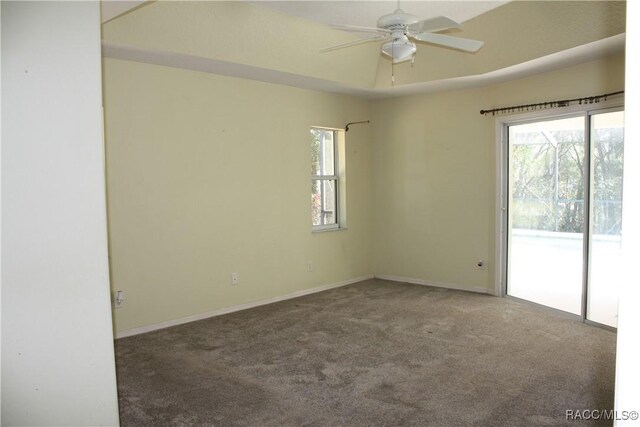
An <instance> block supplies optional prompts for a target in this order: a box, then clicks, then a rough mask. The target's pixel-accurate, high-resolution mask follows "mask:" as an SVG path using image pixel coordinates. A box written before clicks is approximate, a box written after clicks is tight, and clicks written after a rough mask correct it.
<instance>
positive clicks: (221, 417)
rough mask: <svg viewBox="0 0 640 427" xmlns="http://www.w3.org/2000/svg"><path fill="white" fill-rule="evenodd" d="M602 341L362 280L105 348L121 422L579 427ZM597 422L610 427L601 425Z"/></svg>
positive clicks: (599, 404) (560, 321)
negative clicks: (112, 363)
mask: <svg viewBox="0 0 640 427" xmlns="http://www.w3.org/2000/svg"><path fill="white" fill-rule="evenodd" d="M615 339H616V336H615V334H614V333H613V332H610V331H607V330H604V329H600V328H597V327H593V326H587V325H584V324H582V323H580V322H579V321H576V320H573V319H569V318H567V317H565V316H563V315H560V314H557V313H554V312H552V311H549V310H546V309H543V308H540V307H535V306H532V305H529V304H523V303H520V302H516V301H512V300H507V299H504V298H496V297H492V296H487V295H480V294H473V293H467V292H460V291H452V290H445V289H436V288H429V287H424V286H417V285H410V284H402V283H394V282H387V281H381V280H368V281H365V282H361V283H357V284H354V285H350V286H346V287H342V288H338V289H334V290H330V291H326V292H322V293H318V294H314V295H309V296H305V297H301V298H297V299H293V300H289V301H284V302H280V303H276V304H271V305H268V306H262V307H258V308H254V309H251V310H246V311H242V312H237V313H233V314H228V315H225V316H220V317H215V318H211V319H207V320H202V321H199V322H193V323H190V324H186V325H181V326H176V327H173V328H169V329H164V330H161V331H156V332H152V333H148V334H144V335H138V336H134V337H130V338H124V339H120V340H118V341H117V342H116V360H117V372H118V390H119V395H120V417H121V422H122V425H124V426H144V425H148V426H164V425H185V426H186V425H215V426H342V425H344V426H397V425H407V426H412V425H415V426H427V425H433V426H463V425H478V426H488V425H491V426H499V425H512V426H527V425H564V424H566V425H580V424H581V423H580V422H575V421H566V420H565V410H567V409H606V408H612V407H613V395H614V371H615V367H614V364H615ZM608 424H611V423H610V422H609V423H608Z"/></svg>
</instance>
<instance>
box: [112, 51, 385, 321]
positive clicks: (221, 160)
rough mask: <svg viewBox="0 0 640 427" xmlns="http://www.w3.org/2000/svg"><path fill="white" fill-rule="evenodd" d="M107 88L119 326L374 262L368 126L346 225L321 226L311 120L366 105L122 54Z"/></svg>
mask: <svg viewBox="0 0 640 427" xmlns="http://www.w3.org/2000/svg"><path fill="white" fill-rule="evenodd" d="M104 86H105V124H106V126H105V127H106V140H107V144H106V148H107V187H108V206H109V236H110V249H111V268H112V289H120V290H124V291H125V297H126V301H125V304H124V307H123V308H120V309H117V310H115V311H114V317H115V325H116V330H117V331H123V330H128V329H132V328H138V327H142V326H145V325H151V324H155V323H159V322H163V321H169V320H174V319H178V318H181V317H186V316H191V315H196V314H200V313H206V312H209V311H212V310H216V309H220V308H225V307H231V306H235V305H239V304H244V303H249V302H253V301H258V300H261V299H265V298H269V297H274V296H281V295H286V294H289V293H292V292H296V291H301V290H305V289H310V288H313V287H318V286H323V285H328V284H332V283H337V282H341V281H345V280H349V279H353V278H359V277H363V276H366V275H369V274H371V273H372V272H373V267H372V264H371V262H372V258H373V257H372V246H373V238H372V225H373V219H372V207H373V197H372V195H373V193H372V192H373V187H372V185H371V182H372V163H373V162H372V145H371V142H370V139H371V127H370V126H366V125H360V126H354V127H353V128H351V129H350V130H349V132H348V134H347V141H346V151H347V153H346V157H347V159H346V160H347V172H346V174H347V195H348V206H347V209H348V212H347V215H348V225H349V228H348V230H344V231H336V232H326V233H317V234H312V233H311V207H310V193H309V191H310V171H311V165H310V157H311V152H310V145H309V128H310V126H312V125H315V126H327V127H335V128H342V127H344V125H345V124H346V123H347V122H350V121H355V120H364V119H368V118H369V115H370V110H369V104H368V102H366V101H363V100H358V99H355V98H351V97H346V96H340V95H332V94H324V93H320V92H313V91H307V90H301V89H294V88H290V87H286V86H278V85H272V84H267V83H261V82H254V81H249V80H241V79H236V78H230V77H222V76H217V75H213V74H205V73H199V72H193V71H186V70H180V69H175V68H168V67H161V66H156V65H148V64H141V63H134V62H128V61H119V60H111V59H106V60H105V62H104ZM308 261H312V262H313V263H314V271H313V272H308V271H307V262H308ZM232 272H238V273H239V278H240V283H239V285H238V286H233V287H232V286H231V273H232Z"/></svg>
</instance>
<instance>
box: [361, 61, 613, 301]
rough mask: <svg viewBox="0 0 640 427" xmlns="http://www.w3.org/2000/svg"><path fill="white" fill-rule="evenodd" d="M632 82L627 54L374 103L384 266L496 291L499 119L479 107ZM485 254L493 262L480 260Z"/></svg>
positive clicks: (380, 265) (378, 268) (378, 270)
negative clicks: (484, 265)
mask: <svg viewBox="0 0 640 427" xmlns="http://www.w3.org/2000/svg"><path fill="white" fill-rule="evenodd" d="M622 89H624V55H622V54H620V55H616V56H613V57H610V58H607V59H603V60H599V61H593V62H589V63H585V64H582V65H578V66H574V67H569V68H565V69H562V70H558V71H554V72H549V73H545V74H539V75H536V76H533V77H529V78H526V79H520V80H515V81H512V82H508V83H504V84H500V85H494V86H488V87H484V88H477V89H472V90H461V91H453V92H442V93H435V94H425V95H416V96H411V97H404V98H394V99H387V100H381V101H377V102H375V103H373V106H372V120H373V124H374V129H373V130H374V132H373V135H374V170H375V175H374V189H375V200H376V205H375V213H376V217H375V230H376V247H375V259H374V269H375V274H376V275H392V276H402V277H407V278H411V279H419V280H421V281H427V282H439V283H444V284H450V285H458V286H461V287H464V288H469V289H472V288H475V289H477V290H483V289H484V290H487V291H493V289H494V271H493V270H494V265H495V257H494V249H495V233H496V230H495V194H496V193H495V191H496V174H495V170H496V165H495V153H496V140H495V119H494V118H493V117H491V116H487V117H485V116H481V115H480V114H479V111H480V110H481V109H488V108H491V107H500V106H509V105H514V104H516V105H517V104H523V103H534V102H543V101H547V100H557V99H565V98H571V97H580V96H588V95H597V94H601V93H605V92H610V91H617V90H622ZM477 259H485V260H488V269H487V270H484V271H481V270H477V269H476V268H475V261H476V260H477Z"/></svg>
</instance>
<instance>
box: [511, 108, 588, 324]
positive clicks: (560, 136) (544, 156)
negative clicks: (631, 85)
mask: <svg viewBox="0 0 640 427" xmlns="http://www.w3.org/2000/svg"><path fill="white" fill-rule="evenodd" d="M584 133H585V132H584V117H575V118H570V119H559V120H550V121H541V122H535V123H529V124H523V125H515V126H510V127H509V150H510V153H509V154H510V157H509V193H510V194H509V215H510V220H509V230H508V231H509V235H508V239H509V240H508V250H509V253H508V255H507V259H508V263H509V266H508V268H509V270H508V277H507V293H508V294H509V295H513V296H515V297H518V298H523V299H526V300H529V301H533V302H536V303H538V304H543V305H547V306H550V307H553V308H557V309H559V310H564V311H568V312H570V313H574V314H580V313H581V305H582V261H583V247H582V245H583V234H582V233H583V230H584V173H583V169H584V163H585V158H584V156H585V150H584V144H585V141H584Z"/></svg>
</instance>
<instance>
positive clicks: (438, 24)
mask: <svg viewBox="0 0 640 427" xmlns="http://www.w3.org/2000/svg"><path fill="white" fill-rule="evenodd" d="M448 28H460V24H458V23H457V22H456V21H454V20H453V19H449V18H447V17H446V16H436V17H435V18H431V19H425V20H424V21H420V22H416V23H415V24H411V25H409V31H410V32H412V33H421V32H424V31H431V32H434V31H442V30H446V29H448Z"/></svg>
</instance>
